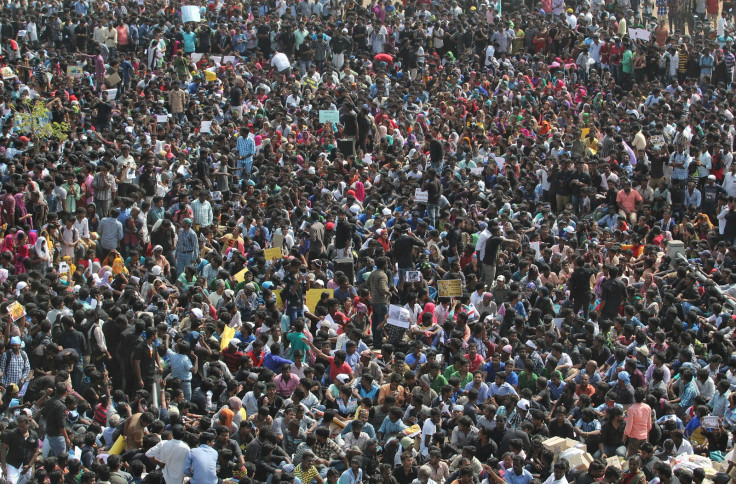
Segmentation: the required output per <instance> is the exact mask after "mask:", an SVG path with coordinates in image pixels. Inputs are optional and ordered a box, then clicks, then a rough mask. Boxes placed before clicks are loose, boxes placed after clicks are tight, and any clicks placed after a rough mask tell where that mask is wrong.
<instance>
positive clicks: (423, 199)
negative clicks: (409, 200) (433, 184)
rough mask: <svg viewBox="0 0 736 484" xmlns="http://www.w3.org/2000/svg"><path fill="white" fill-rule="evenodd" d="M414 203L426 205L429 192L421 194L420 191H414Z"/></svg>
mask: <svg viewBox="0 0 736 484" xmlns="http://www.w3.org/2000/svg"><path fill="white" fill-rule="evenodd" d="M414 201H415V202H418V203H428V202H429V192H423V191H422V190H421V189H419V188H417V189H416V190H414Z"/></svg>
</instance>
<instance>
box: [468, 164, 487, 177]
mask: <svg viewBox="0 0 736 484" xmlns="http://www.w3.org/2000/svg"><path fill="white" fill-rule="evenodd" d="M483 168H485V166H476V167H475V168H471V169H470V173H472V174H473V175H478V176H480V175H482V174H483Z"/></svg>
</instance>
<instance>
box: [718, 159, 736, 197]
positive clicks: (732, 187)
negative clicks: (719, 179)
mask: <svg viewBox="0 0 736 484" xmlns="http://www.w3.org/2000/svg"><path fill="white" fill-rule="evenodd" d="M721 186H722V187H723V189H724V190H726V193H727V194H728V196H729V197H736V163H731V166H730V167H729V169H728V173H726V175H725V176H724V177H723V184H722V185H721Z"/></svg>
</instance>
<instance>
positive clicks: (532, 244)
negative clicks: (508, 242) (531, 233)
mask: <svg viewBox="0 0 736 484" xmlns="http://www.w3.org/2000/svg"><path fill="white" fill-rule="evenodd" d="M529 247H531V248H532V249H534V252H536V254H537V259H539V258H541V257H542V252H541V251H540V250H539V241H538V240H537V241H536V242H529Z"/></svg>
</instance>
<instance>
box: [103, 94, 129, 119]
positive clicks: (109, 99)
mask: <svg viewBox="0 0 736 484" xmlns="http://www.w3.org/2000/svg"><path fill="white" fill-rule="evenodd" d="M105 96H107V100H108V101H114V100H115V99H116V98H117V97H118V90H117V89H105ZM131 128H132V126H131Z"/></svg>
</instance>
